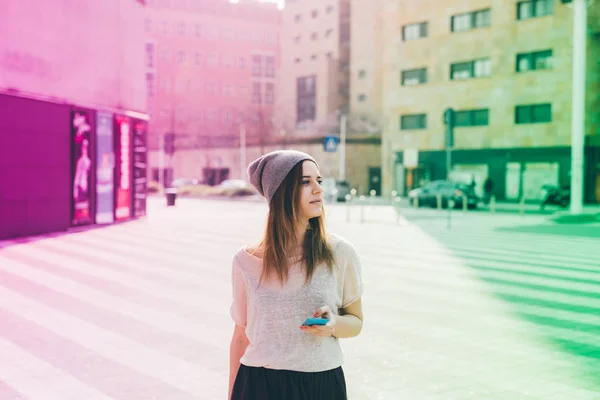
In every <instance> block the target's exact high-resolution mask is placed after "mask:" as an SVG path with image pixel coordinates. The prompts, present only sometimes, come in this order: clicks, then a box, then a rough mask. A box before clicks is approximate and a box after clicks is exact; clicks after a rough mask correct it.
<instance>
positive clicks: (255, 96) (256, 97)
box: [252, 82, 262, 104]
mask: <svg viewBox="0 0 600 400" xmlns="http://www.w3.org/2000/svg"><path fill="white" fill-rule="evenodd" d="M260 86H261V85H260V82H252V104H260V103H261V102H262V96H261V93H260V92H261V91H260Z"/></svg>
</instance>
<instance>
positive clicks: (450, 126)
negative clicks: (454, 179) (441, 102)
mask: <svg viewBox="0 0 600 400" xmlns="http://www.w3.org/2000/svg"><path fill="white" fill-rule="evenodd" d="M455 114H456V113H455V111H454V109H452V108H448V109H446V111H444V125H446V179H447V180H450V171H451V170H452V147H454V123H455Z"/></svg>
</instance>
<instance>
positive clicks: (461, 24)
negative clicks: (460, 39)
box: [451, 9, 492, 32]
mask: <svg viewBox="0 0 600 400" xmlns="http://www.w3.org/2000/svg"><path fill="white" fill-rule="evenodd" d="M491 23H492V12H491V10H490V9H486V10H479V11H473V12H468V13H464V14H457V15H453V16H452V18H451V29H452V32H462V31H468V30H470V29H475V28H483V27H486V26H490V25H491Z"/></svg>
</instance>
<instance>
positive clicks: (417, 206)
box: [413, 196, 419, 208]
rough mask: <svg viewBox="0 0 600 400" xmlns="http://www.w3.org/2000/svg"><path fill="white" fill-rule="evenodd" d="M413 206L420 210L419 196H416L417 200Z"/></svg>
mask: <svg viewBox="0 0 600 400" xmlns="http://www.w3.org/2000/svg"><path fill="white" fill-rule="evenodd" d="M413 205H414V206H415V208H419V196H415V200H414V201H413Z"/></svg>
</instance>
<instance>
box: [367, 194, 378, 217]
mask: <svg viewBox="0 0 600 400" xmlns="http://www.w3.org/2000/svg"><path fill="white" fill-rule="evenodd" d="M369 195H370V196H371V212H373V211H375V196H376V195H377V192H376V191H375V190H371V191H370V192H369Z"/></svg>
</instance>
